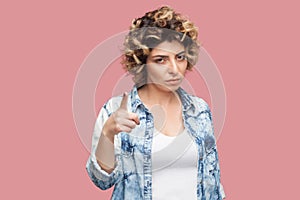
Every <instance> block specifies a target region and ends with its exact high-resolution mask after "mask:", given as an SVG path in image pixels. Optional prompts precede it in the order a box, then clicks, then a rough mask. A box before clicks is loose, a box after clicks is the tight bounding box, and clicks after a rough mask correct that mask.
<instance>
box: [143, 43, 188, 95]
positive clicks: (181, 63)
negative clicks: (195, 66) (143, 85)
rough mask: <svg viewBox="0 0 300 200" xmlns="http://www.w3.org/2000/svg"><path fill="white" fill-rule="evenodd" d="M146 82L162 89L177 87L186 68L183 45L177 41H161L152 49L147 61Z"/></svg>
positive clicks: (174, 88)
mask: <svg viewBox="0 0 300 200" xmlns="http://www.w3.org/2000/svg"><path fill="white" fill-rule="evenodd" d="M146 64H147V65H146V66H147V83H148V84H152V85H154V86H155V87H157V88H159V89H162V90H171V91H175V90H177V89H178V88H179V86H180V84H181V82H182V80H183V78H184V75H185V72H186V68H187V64H188V63H187V59H186V56H185V48H184V46H183V45H182V44H181V43H179V42H177V41H172V42H168V41H165V42H162V43H160V44H159V45H158V46H156V47H155V48H153V49H152V51H151V52H150V54H149V56H148V58H147V62H146Z"/></svg>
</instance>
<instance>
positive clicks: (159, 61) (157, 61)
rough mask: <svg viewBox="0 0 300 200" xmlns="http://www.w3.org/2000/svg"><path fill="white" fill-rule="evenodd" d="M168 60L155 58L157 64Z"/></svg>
mask: <svg viewBox="0 0 300 200" xmlns="http://www.w3.org/2000/svg"><path fill="white" fill-rule="evenodd" d="M166 61H167V59H166V58H157V59H155V60H154V62H155V63H157V64H164V63H165V62H166Z"/></svg>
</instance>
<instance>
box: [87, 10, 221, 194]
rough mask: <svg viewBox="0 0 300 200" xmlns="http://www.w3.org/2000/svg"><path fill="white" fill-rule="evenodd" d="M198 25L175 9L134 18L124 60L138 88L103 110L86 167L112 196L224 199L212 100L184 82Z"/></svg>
mask: <svg viewBox="0 0 300 200" xmlns="http://www.w3.org/2000/svg"><path fill="white" fill-rule="evenodd" d="M197 35H198V32H197V29H196V27H195V26H194V25H193V23H192V22H190V21H189V20H188V19H186V18H184V17H183V16H182V15H181V14H179V13H176V12H174V11H173V10H172V9H171V8H170V7H166V6H164V7H161V8H159V9H157V10H154V11H151V12H148V13H146V14H145V15H144V16H143V17H141V18H138V19H135V20H134V21H133V22H132V25H131V28H130V32H129V34H128V35H127V37H126V39H125V43H124V46H125V50H124V62H123V64H124V66H125V69H127V70H128V71H129V72H130V73H131V74H133V76H134V82H135V86H134V87H133V89H132V90H131V91H130V92H129V93H126V92H125V93H124V94H123V96H118V97H112V98H111V99H110V100H109V101H108V102H107V103H106V104H105V105H104V106H103V107H102V109H101V110H100V113H99V115H98V118H97V121H96V124H95V129H94V133H93V143H92V151H91V155H90V158H89V160H88V162H87V171H88V174H89V176H90V178H91V180H92V181H93V182H94V183H95V184H96V186H98V187H99V188H101V189H108V188H110V187H112V186H114V191H113V194H112V198H111V199H122V200H123V199H124V200H126V199H128V200H132V199H149V200H150V199H153V200H155V199H168V200H169V199H172V200H174V199H175V200H176V199H189V200H193V199H195V200H196V199H198V200H200V199H201V200H204V199H205V200H206V199H209V200H220V199H223V198H224V197H225V194H224V191H223V187H222V185H221V183H220V169H219V160H218V153H217V148H216V141H215V138H214V133H213V122H212V118H211V112H210V109H209V107H208V104H207V103H206V102H205V101H204V100H203V99H201V98H199V97H195V96H192V95H189V94H187V93H186V92H185V91H184V90H183V89H182V88H181V87H180V85H181V82H182V81H183V79H184V76H185V73H186V71H187V70H191V69H192V67H193V65H194V64H195V63H196V62H197V58H198V51H199V45H198V42H197Z"/></svg>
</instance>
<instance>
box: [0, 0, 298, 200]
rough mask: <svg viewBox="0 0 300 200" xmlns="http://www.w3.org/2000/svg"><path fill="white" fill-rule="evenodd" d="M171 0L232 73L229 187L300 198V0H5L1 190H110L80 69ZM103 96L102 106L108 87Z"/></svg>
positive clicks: (226, 161) (6, 195) (233, 195)
mask: <svg viewBox="0 0 300 200" xmlns="http://www.w3.org/2000/svg"><path fill="white" fill-rule="evenodd" d="M163 4H168V5H171V6H172V7H174V9H175V10H177V11H179V12H181V13H184V14H185V15H187V16H189V18H190V19H191V20H192V21H194V22H195V24H196V25H197V26H198V27H199V33H200V35H199V37H200V40H201V41H202V42H203V46H204V47H205V49H206V50H207V51H208V52H209V54H210V55H211V56H212V58H213V60H214V61H215V62H216V64H217V66H218V68H219V70H220V73H221V75H222V78H223V81H224V84H225V88H226V94H227V116H226V121H225V124H224V128H223V131H222V134H221V137H220V138H219V140H218V149H219V154H220V163H221V173H222V183H223V185H224V188H225V192H226V195H227V199H229V200H250V199H297V198H299V197H297V196H298V193H299V192H298V186H299V183H298V182H299V178H300V173H299V169H300V164H299V155H298V152H299V142H298V141H299V136H298V133H299V128H298V126H297V125H298V123H299V122H298V121H299V111H300V109H299V100H300V98H299V88H298V87H299V83H300V82H299V77H298V76H299V69H298V68H299V67H300V61H299V55H298V54H299V47H300V40H299V35H300V30H299V18H300V15H299V12H298V11H299V9H298V8H299V4H297V1H292V0H288V1H270V0H268V1H267V0H265V1H258V0H255V1H243V2H241V1H237V0H228V1H218V2H216V1H213V2H208V1H191V0H184V1H183V0H181V1H177V2H176V3H174V1H141V0H139V1H137V0H127V1H116V0H110V1H102V2H101V1H47V2H46V1H44V2H42V1H10V2H1V3H0V22H1V23H0V24H1V31H0V35H1V37H0V55H1V59H0V65H1V73H0V74H1V79H0V80H1V84H0V87H1V92H2V95H1V105H0V106H1V121H2V123H1V140H0V141H1V145H0V147H1V151H0V152H1V159H2V162H1V163H2V164H1V170H0V177H1V193H0V199H73V200H75V199H76V200H77V199H89V200H91V199H95V200H96V199H103V200H106V199H109V196H110V194H111V190H109V191H101V190H99V189H98V188H96V187H95V186H94V185H93V183H92V182H91V181H90V179H89V178H88V176H87V173H86V170H85V164H86V160H87V158H88V151H87V150H86V149H85V147H84V145H83V144H82V142H81V140H80V138H79V137H78V133H77V130H76V127H75V124H74V120H73V113H72V91H73V85H74V81H75V78H76V73H77V71H78V70H79V67H80V65H81V63H82V62H83V60H84V59H85V58H86V56H87V55H88V54H89V52H90V51H91V50H92V49H93V48H94V47H95V46H97V45H98V44H99V43H100V42H102V41H104V40H105V39H107V38H108V37H110V36H112V35H114V34H116V33H119V32H122V31H125V30H127V28H128V26H129V23H130V22H131V20H132V19H133V18H135V17H137V16H141V15H143V14H144V13H145V12H146V11H149V10H152V9H155V8H157V7H158V6H160V5H163ZM204 96H206V97H208V96H207V94H206V93H205V91H204ZM95 99H96V104H95V110H97V109H99V108H100V106H101V104H102V103H103V102H104V100H103V99H102V98H101V93H100V92H99V91H97V95H96V97H95ZM208 100H209V99H208ZM90 129H91V131H92V129H93V127H90Z"/></svg>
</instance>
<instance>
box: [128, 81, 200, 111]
mask: <svg viewBox="0 0 300 200" xmlns="http://www.w3.org/2000/svg"><path fill="white" fill-rule="evenodd" d="M176 92H177V94H178V95H179V98H180V100H181V103H182V106H183V110H184V111H186V110H188V109H189V108H190V107H191V106H193V107H194V103H193V100H192V99H191V97H190V95H189V94H188V93H187V92H186V91H185V90H184V89H182V88H181V87H179V88H178V89H177V90H176ZM130 98H131V108H132V112H136V110H137V108H138V107H139V106H140V105H142V106H144V105H143V102H142V100H141V99H140V97H139V95H138V91H137V86H136V85H135V86H134V87H133V89H132V90H131V95H130Z"/></svg>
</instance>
